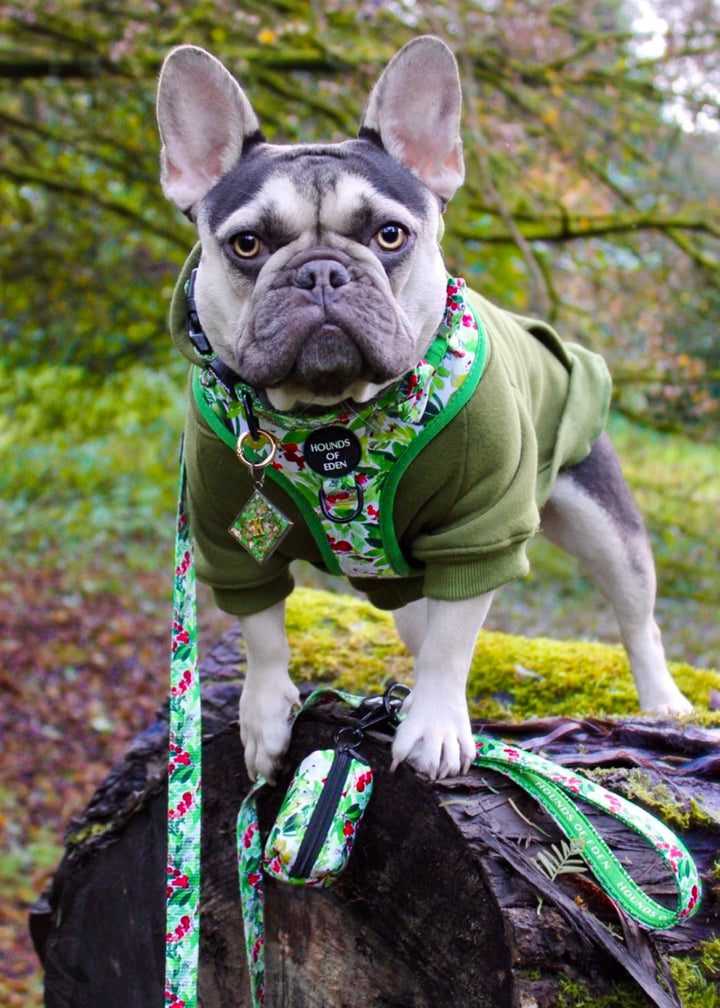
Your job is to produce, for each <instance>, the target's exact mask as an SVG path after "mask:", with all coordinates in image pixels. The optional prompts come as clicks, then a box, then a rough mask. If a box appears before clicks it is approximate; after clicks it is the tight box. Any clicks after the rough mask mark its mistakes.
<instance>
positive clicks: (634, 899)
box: [237, 689, 700, 1008]
mask: <svg viewBox="0 0 720 1008" xmlns="http://www.w3.org/2000/svg"><path fill="white" fill-rule="evenodd" d="M323 696H325V697H327V696H330V697H336V698H338V699H341V700H343V701H345V702H346V703H348V704H349V705H350V706H351V707H354V708H357V707H359V706H360V705H361V704H362V702H363V700H364V698H363V697H358V696H352V695H349V694H347V693H338V692H336V691H333V690H331V689H327V690H318V691H316V693H313V694H311V696H310V697H309V698H308V700H307V701H306V704H305V706H304V707H303V708H302V709H303V710H305V709H306V708H307V706H309V705H310V704H312V703H317V701H318V700H319V699H321V698H322V697H323ZM298 713H301V711H300V712H298ZM475 745H476V757H475V760H474V763H473V765H474V766H476V767H480V768H483V767H484V768H487V769H492V770H496V771H498V772H499V773H502V774H504V775H505V776H507V777H510V778H511V779H512V780H514V781H515V782H516V783H517V784H518V785H519V786H520V787H521V788H523V789H524V790H525V791H527V792H528V794H530V795H531V796H532V797H533V798H535V799H536V801H537V802H538V803H539V804H540V805H541V806H542V807H543V808H544V809H545V811H546V812H548V814H549V815H550V816H551V817H552V819H553V820H554V821H555V822H556V823H557V825H558V826H559V827H560V829H561V830H562V832H563V833H564V834H565V836H566V837H567V838H568V839H569V840H570V841H571V842H573V844H574V849H575V850H576V851H577V853H578V855H579V856H580V857H581V858H582V859H583V860H584V861H585V862H586V864H587V865H588V866H589V867H590V868H591V869H592V871H593V873H594V875H595V877H596V879H597V881H598V882H599V883H600V885H601V886H602V888H603V889H604V891H605V892H606V893H607V895H608V896H609V897H610V899H611V900H612V901H613V902H614V903H615V904H616V905H617V906H618V907H620V908H621V909H622V910H623V911H624V912H625V913H626V914H627V915H628V916H629V917H632V918H633V919H634V920H636V921H637V922H638V923H640V924H643V925H644V926H645V927H647V928H650V929H653V930H666V929H668V928H671V927H673V926H674V925H676V924H679V923H680V922H681V921H683V920H685V919H687V918H688V917H690V916H691V915H692V914H693V913H694V912H695V911H696V910H697V908H698V906H699V902H700V881H699V878H698V874H697V869H696V867H695V862H694V861H693V859H692V857H691V855H690V854H689V852H688V851H687V849H686V848H685V846H684V845H683V843H682V842H681V841H680V840H679V839H678V838H677V837H676V836H675V834H674V833H673V832H672V831H671V830H669V829H668V828H667V826H665V825H664V824H663V823H661V822H660V821H659V820H657V819H656V818H655V817H654V816H652V815H650V814H649V813H647V812H645V811H644V810H643V809H641V808H639V807H638V806H636V805H633V804H632V803H631V802H629V801H627V800H626V799H624V798H622V797H621V796H620V795H616V794H614V793H612V792H610V791H608V790H606V789H605V788H603V787H601V786H600V785H598V784H594V783H593V782H592V781H590V780H588V779H587V778H586V777H577V776H575V775H574V774H573V773H571V772H569V771H568V770H566V769H565V768H564V767H561V766H559V765H558V764H557V763H553V762H551V761H550V760H547V759H544V758H543V757H541V756H536V755H534V754H533V753H530V752H528V751H527V750H524V749H519V748H516V747H514V746H509V745H506V744H504V743H503V742H500V741H498V740H497V739H494V738H490V737H488V736H485V735H476V736H475ZM263 786H264V781H263V780H262V779H258V781H257V782H256V783H255V785H254V786H253V788H252V790H251V791H250V792H249V794H248V795H247V797H246V798H245V800H244V801H243V804H242V806H241V808H240V813H239V815H238V824H237V846H238V867H239V877H240V895H241V900H242V912H243V925H244V928H245V943H246V953H247V962H248V972H249V976H250V987H251V994H252V1004H253V1008H262V1006H263V1005H264V1004H265V962H264V927H263V904H264V876H263V843H262V838H261V835H260V827H259V823H258V816H257V805H256V795H257V793H258V791H259V790H260V789H261V788H262V787H263ZM574 798H580V799H582V800H583V801H585V802H587V803H588V804H590V805H594V806H595V807H596V808H598V809H601V810H602V811H603V812H606V813H608V814H609V815H611V816H613V817H614V818H615V819H618V820H619V821H620V822H622V823H623V824H624V825H625V826H628V827H629V828H630V829H632V830H634V831H635V832H636V833H638V834H639V835H640V836H641V837H642V838H643V839H644V840H647V841H648V843H650V844H651V845H652V846H653V847H654V848H655V850H656V851H657V852H658V854H659V855H660V857H661V858H662V859H663V861H664V862H665V864H666V865H667V866H668V868H669V869H670V871H671V873H672V875H673V877H674V880H675V885H676V888H677V894H678V896H677V905H676V908H675V909H674V910H671V909H668V908H666V907H664V906H662V905H661V904H660V903H657V902H656V901H655V900H654V899H652V898H651V897H650V896H648V895H647V893H646V892H645V891H644V890H643V889H642V888H641V887H640V886H639V885H638V884H637V883H636V882H635V880H634V879H633V878H632V877H631V876H630V875H629V874H628V872H627V871H626V870H625V868H624V867H623V865H622V864H621V863H620V861H619V860H618V858H617V857H616V855H615V854H614V853H613V852H612V851H611V849H610V848H609V846H608V845H607V844H606V843H605V841H604V840H603V839H602V837H601V836H600V834H599V833H598V831H597V829H596V828H595V827H594V826H593V825H592V823H591V822H590V821H589V819H588V818H587V816H585V815H584V813H583V812H582V811H581V810H580V809H579V808H578V806H577V804H576V802H575V801H574V800H573V799H574Z"/></svg>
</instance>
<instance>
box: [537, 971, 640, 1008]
mask: <svg viewBox="0 0 720 1008" xmlns="http://www.w3.org/2000/svg"><path fill="white" fill-rule="evenodd" d="M647 1005H648V1001H647V998H646V997H645V995H644V994H643V993H642V992H641V991H640V989H639V988H638V987H635V986H629V985H624V984H623V985H622V986H618V987H615V988H614V989H613V990H612V991H610V992H609V993H608V994H601V995H600V996H599V997H598V995H597V994H592V993H591V992H590V991H589V990H588V989H587V987H586V986H585V985H584V984H581V983H577V982H576V981H575V980H570V979H568V977H561V978H560V984H559V989H558V1002H557V1008H647Z"/></svg>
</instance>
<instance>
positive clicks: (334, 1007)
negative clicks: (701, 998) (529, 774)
mask: <svg viewBox="0 0 720 1008" xmlns="http://www.w3.org/2000/svg"><path fill="white" fill-rule="evenodd" d="M240 666H241V659H240V653H239V634H238V632H237V631H235V630H231V631H229V632H228V633H226V634H225V635H224V636H223V637H222V639H221V640H220V641H219V642H218V644H217V645H216V646H215V647H214V648H213V650H212V651H211V652H210V654H209V655H208V657H207V658H206V659H205V661H204V662H203V664H202V669H201V671H202V674H203V678H204V683H205V686H204V694H203V724H204V743H203V854H202V857H203V860H202V864H203V883H202V911H201V946H200V984H199V1002H200V1004H201V1005H202V1008H221V1006H222V1008H225V1006H227V1008H242V1006H245V1005H247V1006H249V1005H250V995H249V986H248V979H247V971H246V966H245V956H244V940H243V931H242V914H241V907H240V900H239V894H238V881H237V860H236V852H235V820H236V816H237V810H238V807H239V805H240V803H241V801H242V799H243V797H244V796H245V794H246V793H247V790H248V788H249V781H248V778H247V775H246V773H245V770H244V764H243V759H242V750H241V746H240V740H239V733H238V728H237V720H236V718H237V701H238V696H239V691H240V685H239V683H238V682H237V677H238V669H239V668H240ZM352 719H353V714H352V712H350V711H349V710H348V708H347V707H344V706H342V705H341V704H337V703H334V702H333V703H331V704H328V705H322V706H320V707H317V708H313V709H311V710H310V711H308V712H307V713H304V714H303V715H302V716H301V718H300V719H299V720H298V721H297V722H296V726H295V729H294V731H293V740H292V745H291V749H290V752H289V754H288V758H287V760H286V770H285V772H284V773H283V775H282V776H281V777H280V779H279V780H278V786H277V787H275V788H272V789H271V788H268V789H265V791H264V792H261V794H260V796H259V799H258V805H259V813H260V822H261V826H262V829H263V832H264V833H265V831H267V829H268V828H269V826H270V825H271V823H272V821H273V817H274V815H275V814H276V813H277V810H278V807H279V804H280V801H281V799H282V797H283V794H284V790H285V787H286V785H287V782H288V780H289V777H290V774H291V771H292V769H293V768H294V767H296V766H297V764H298V763H299V762H300V760H301V759H302V758H303V757H304V756H305V755H307V753H308V752H310V751H312V750H313V749H317V748H325V747H328V746H329V745H331V744H332V737H333V735H334V733H335V732H336V731H337V729H338V727H339V726H341V725H342V724H347V723H352ZM476 727H477V729H478V730H480V731H482V732H483V733H484V734H495V735H498V736H502V737H503V738H506V739H510V738H512V739H513V740H515V741H516V742H517V743H518V744H520V745H524V746H528V747H531V748H532V749H533V750H541V751H542V753H543V754H544V755H546V756H548V757H549V758H550V759H553V760H555V761H557V762H559V763H562V764H564V765H566V766H573V767H577V768H578V769H580V770H582V769H597V768H602V769H603V770H604V771H605V773H604V774H603V780H602V783H603V784H604V785H605V786H606V787H610V788H611V789H614V790H617V791H619V792H625V793H627V796H628V797H630V798H631V799H633V798H634V797H635V794H636V792H637V789H638V786H639V785H642V787H643V789H644V790H645V791H646V792H647V793H648V794H649V793H651V792H652V793H653V794H654V795H655V796H656V798H657V796H661V797H662V802H663V804H664V805H666V806H667V807H671V806H672V807H674V808H675V809H676V811H684V812H685V813H687V819H688V823H689V824H690V825H689V826H688V828H687V829H684V830H683V831H682V832H681V835H682V837H683V839H684V841H685V843H686V845H687V846H688V847H689V849H690V851H691V852H692V854H693V855H694V857H695V860H696V863H697V864H698V868H699V870H700V872H701V874H702V875H703V876H704V902H703V906H702V908H701V910H700V912H699V913H698V914H697V915H696V916H695V917H693V918H692V919H691V920H690V921H688V922H686V923H684V924H683V925H681V926H680V927H677V928H675V929H673V930H671V931H668V932H662V933H653V934H648V933H647V932H646V931H643V930H642V929H640V928H639V927H637V926H636V925H634V924H633V923H632V922H631V921H629V920H628V919H627V918H626V917H624V916H623V915H619V914H618V912H617V911H616V910H615V908H614V907H613V906H612V904H610V902H609V900H608V899H607V898H606V897H605V896H604V894H603V893H602V890H601V889H600V888H599V887H598V886H597V884H596V883H595V882H594V880H593V876H592V875H590V873H587V874H562V875H560V876H558V877H557V878H556V879H555V880H553V881H551V880H550V878H549V877H548V875H547V874H545V873H544V872H543V871H542V870H540V868H539V867H538V865H537V863H536V861H535V860H534V859H535V858H536V857H537V855H538V852H539V851H542V850H545V851H551V850H552V847H551V845H552V844H558V843H560V842H561V841H562V836H561V834H560V832H559V830H558V829H557V827H556V826H555V824H554V823H553V822H552V820H551V819H550V818H549V817H548V816H547V815H546V814H545V813H544V812H543V811H542V810H541V809H540V808H539V807H538V806H537V804H536V803H535V802H534V801H533V800H532V799H531V798H529V797H528V796H527V795H526V794H525V793H524V792H523V791H522V790H521V789H520V788H518V787H517V786H516V785H515V784H513V783H512V782H511V781H509V780H508V779H507V778H505V777H503V776H502V775H500V774H498V773H495V772H492V771H488V770H473V771H472V772H471V773H470V774H469V775H467V776H464V777H460V778H455V779H452V780H446V781H441V782H436V783H431V782H429V781H427V780H425V779H423V778H421V777H419V776H418V775H416V774H415V773H413V772H412V771H411V770H410V769H409V768H408V767H406V766H401V767H400V768H399V769H398V770H397V771H396V772H395V773H390V772H389V741H390V740H389V738H388V737H387V736H383V735H380V734H370V735H368V736H367V738H366V742H365V743H364V753H365V755H366V756H367V757H368V758H369V760H370V762H371V764H372V766H373V768H374V769H375V771H376V783H375V790H374V793H373V797H372V800H371V802H370V805H369V807H368V810H367V812H366V814H365V817H364V819H363V821H362V824H361V827H360V831H359V835H358V839H357V842H356V844H355V848H354V851H353V854H352V857H351V859H350V862H349V866H348V868H347V869H346V871H345V873H344V874H343V875H342V876H341V877H340V879H338V881H337V882H336V883H335V884H334V885H333V886H331V887H329V888H327V889H321V890H318V889H308V888H304V887H301V886H300V887H298V886H288V885H284V884H282V883H277V882H274V881H272V880H268V881H267V882H266V942H267V953H266V955H267V978H266V986H267V1004H268V1008H361V1006H362V1008H373V1006H377V1008H381V1006H382V1008H438V1006H440V1005H442V1006H443V1008H453V1006H457V1008H491V1006H492V1008H555V1006H556V1005H557V1004H558V1000H559V997H560V991H561V989H562V985H563V983H566V982H569V981H572V982H575V983H580V984H582V985H584V986H585V987H587V988H588V989H589V990H590V991H592V992H593V994H597V995H598V996H599V995H601V994H602V993H603V992H606V991H608V990H609V989H611V988H612V987H613V986H614V985H618V984H626V985H627V987H628V990H631V989H634V990H635V991H637V992H640V991H642V992H644V996H645V999H646V1000H647V1003H648V1004H649V1005H657V1006H659V1008H671V1006H675V1008H681V1002H680V1000H679V998H678V996H677V993H676V992H675V988H674V985H673V982H672V979H671V977H670V974H669V970H668V968H667V965H666V963H665V958H664V957H665V956H667V955H692V954H693V953H696V952H697V946H698V944H699V943H700V942H701V941H703V940H705V939H707V938H710V937H712V936H713V935H714V934H716V933H720V918H719V911H718V904H717V901H716V897H715V890H714V888H713V885H714V884H715V883H714V880H713V877H712V875H711V869H712V866H713V862H714V860H715V858H716V856H717V851H718V846H719V843H720V783H718V781H717V777H718V768H719V767H720V733H718V732H717V731H711V730H703V729H700V728H696V727H693V726H684V725H683V726H681V727H679V726H678V725H676V724H673V723H672V722H657V721H649V720H645V719H643V720H638V721H623V722H616V721H612V722H610V721H601V720H594V719H588V720H569V719H564V718H563V719H547V720H542V721H532V722H525V723H523V724H520V725H508V724H504V723H503V724H487V723H483V724H478V725H477V726H476ZM166 747H167V710H166V709H165V710H163V711H161V712H159V714H158V717H157V720H156V721H155V723H154V724H153V725H152V726H150V727H149V728H148V729H147V730H146V731H145V732H143V734H142V735H141V736H139V738H138V739H137V740H136V741H135V743H134V744H133V745H132V746H131V747H130V749H129V751H128V753H127V754H126V756H125V759H124V761H123V762H122V763H121V764H120V765H118V766H117V767H115V768H114V769H113V770H112V771H111V772H110V774H109V775H108V777H107V778H106V780H105V781H104V783H103V784H102V786H101V787H100V788H99V789H98V791H97V792H96V794H95V796H94V797H93V799H92V801H91V802H90V804H89V805H88V807H87V808H86V810H85V811H84V813H83V815H82V816H81V817H79V818H78V819H76V820H73V821H72V822H71V824H70V826H69V829H68V836H67V847H66V853H65V856H64V858H63V860H62V862H61V864H60V866H59V868H58V870H57V872H56V874H55V877H54V879H53V882H52V884H51V886H50V888H49V890H48V891H47V892H46V894H45V895H44V896H43V898H42V899H41V900H40V901H39V902H38V904H37V905H36V906H35V907H34V908H33V911H32V913H31V931H32V934H33V939H34V941H35V945H36V948H37V950H38V954H39V955H40V957H41V960H42V962H43V965H44V969H45V1006H46V1008H98V1006H99V1005H102V1006H103V1008H127V1006H128V1005H132V1006H133V1008H159V1006H160V1005H162V1004H163V1002H164V998H163V980H164V935H165V921H164V914H165V866H166V837H165V828H166V801H167V772H166V770H167V762H166V759H167V758H166ZM693 803H694V804H693ZM693 807H694V808H695V809H696V811H695V812H693V811H692V809H693ZM697 809H701V810H702V811H701V812H700V813H698V812H697ZM651 811H653V812H654V814H659V813H658V809H657V807H654V808H651ZM586 813H587V815H588V817H589V818H590V819H591V820H592V821H593V822H594V823H595V825H596V826H597V828H598V829H599V830H600V832H602V834H603V836H604V837H605V838H606V839H607V840H608V841H609V842H610V844H611V846H613V847H614V849H615V850H616V852H617V853H618V854H619V856H620V857H621V858H622V860H623V861H624V863H626V864H629V865H630V866H631V867H630V870H631V873H632V874H633V876H634V877H635V879H636V880H637V881H638V882H639V883H640V884H641V885H643V887H644V888H645V889H646V890H647V891H648V892H649V893H650V894H651V895H653V896H654V897H655V898H656V899H658V900H660V901H661V902H666V901H667V905H669V906H674V904H675V890H674V886H673V883H672V880H671V878H670V876H669V874H668V872H667V870H666V869H665V868H664V867H663V866H662V863H661V862H660V860H659V858H658V857H657V855H655V854H654V853H653V851H652V849H651V848H650V847H649V846H648V845H646V844H644V843H643V841H642V839H641V838H640V837H638V836H637V835H636V834H635V833H634V832H632V831H630V830H628V829H626V828H625V827H622V826H621V825H620V824H619V823H617V822H616V821H615V820H613V819H611V818H609V817H607V816H604V815H602V814H601V813H597V812H595V811H594V810H592V809H589V808H588V809H586Z"/></svg>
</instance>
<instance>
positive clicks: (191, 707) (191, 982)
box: [165, 466, 202, 1008]
mask: <svg viewBox="0 0 720 1008" xmlns="http://www.w3.org/2000/svg"><path fill="white" fill-rule="evenodd" d="M184 488H185V469H184V466H181V474H180V487H179V491H178V508H177V524H176V533H175V577H174V583H173V623H172V635H171V657H170V701H169V703H170V711H169V726H168V747H169V750H168V825H167V842H168V850H167V890H166V928H165V931H166V935H165V941H166V945H165V1008H180V1006H184V1008H196V1005H197V978H198V950H199V941H200V839H201V836H200V826H201V812H202V809H201V797H202V790H201V778H202V715H201V699H200V676H199V672H198V647H197V605H196V596H195V564H194V558H193V548H192V540H191V537H190V524H189V522H188V518H187V514H186V512H185V504H184Z"/></svg>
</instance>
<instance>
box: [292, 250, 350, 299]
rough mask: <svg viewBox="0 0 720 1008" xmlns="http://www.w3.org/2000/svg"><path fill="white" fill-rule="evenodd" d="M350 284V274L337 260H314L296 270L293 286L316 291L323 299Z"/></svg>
mask: <svg viewBox="0 0 720 1008" xmlns="http://www.w3.org/2000/svg"><path fill="white" fill-rule="evenodd" d="M348 283H350V274H349V273H348V271H347V270H346V269H345V267H344V266H343V264H342V263H339V262H337V261H336V260H335V259H313V260H311V261H310V262H307V263H304V264H303V265H302V266H299V267H298V268H297V269H296V270H295V276H294V277H293V284H294V286H295V287H299V288H300V289H301V290H305V291H314V292H315V294H316V295H317V296H318V297H319V298H322V297H323V296H324V295H325V293H329V292H330V291H333V290H337V288H338V287H344V286H345V284H348Z"/></svg>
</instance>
